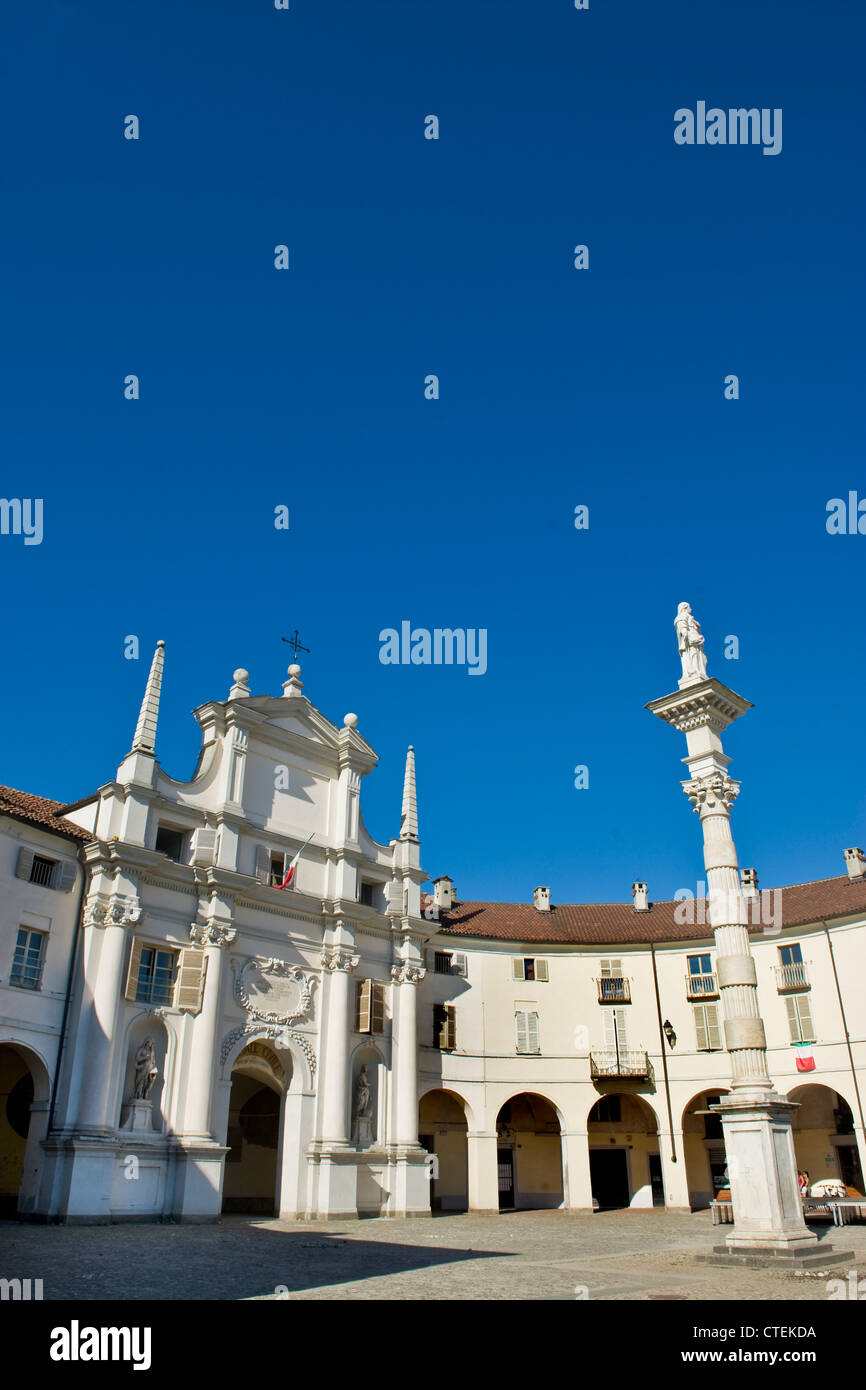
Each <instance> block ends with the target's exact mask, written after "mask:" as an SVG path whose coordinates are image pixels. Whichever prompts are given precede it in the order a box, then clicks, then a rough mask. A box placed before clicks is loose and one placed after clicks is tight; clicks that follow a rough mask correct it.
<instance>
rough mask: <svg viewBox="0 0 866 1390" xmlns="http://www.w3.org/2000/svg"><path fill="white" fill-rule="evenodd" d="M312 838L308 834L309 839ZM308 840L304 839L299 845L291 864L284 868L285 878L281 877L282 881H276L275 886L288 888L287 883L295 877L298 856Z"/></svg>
mask: <svg viewBox="0 0 866 1390" xmlns="http://www.w3.org/2000/svg"><path fill="white" fill-rule="evenodd" d="M312 838H313V836H312V835H311V836H310V840H312ZM310 840H305V842H304V843H303V844H302V845H301V848H300V849H299V850H298V852H297V854H296V855H295V857H294V859H293V860H292V862H291V864H290V865H289V867H288V869H287V870H286V876H285V878H284V879H283V881H282V883H278V884H277V885H276V886H277V888H288V886H289V884H290V883H291V881H292V879H293V878H294V877H295V870H296V869H297V867H298V860H299V859H300V857H301V855H302V854H303V852H304V850H305V849H306V848H307V845H308V844H309V843H310Z"/></svg>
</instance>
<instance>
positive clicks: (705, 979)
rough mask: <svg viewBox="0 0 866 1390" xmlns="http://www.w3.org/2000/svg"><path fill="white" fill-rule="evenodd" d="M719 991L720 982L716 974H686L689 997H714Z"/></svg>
mask: <svg viewBox="0 0 866 1390" xmlns="http://www.w3.org/2000/svg"><path fill="white" fill-rule="evenodd" d="M718 992H719V982H718V980H717V979H716V976H715V974H712V975H687V976H686V993H687V994H688V997H689V999H714V998H715V997H716V995H717V994H718Z"/></svg>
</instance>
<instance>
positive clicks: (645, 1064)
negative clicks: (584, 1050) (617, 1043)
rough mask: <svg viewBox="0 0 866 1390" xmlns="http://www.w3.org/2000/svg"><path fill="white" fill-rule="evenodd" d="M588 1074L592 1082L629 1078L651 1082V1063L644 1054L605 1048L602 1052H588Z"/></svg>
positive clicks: (624, 1049)
mask: <svg viewBox="0 0 866 1390" xmlns="http://www.w3.org/2000/svg"><path fill="white" fill-rule="evenodd" d="M589 1074H590V1077H591V1079H592V1080H593V1081H607V1080H611V1079H614V1078H620V1077H631V1078H632V1080H634V1079H635V1078H637V1079H639V1080H641V1081H652V1077H653V1069H652V1063H651V1062H650V1059H649V1057H648V1056H647V1054H646V1053H645V1052H634V1051H632V1050H630V1049H627V1048H620V1049H619V1050H618V1051H617V1050H616V1049H615V1048H612V1047H609V1048H605V1049H604V1051H602V1052H590V1054H589Z"/></svg>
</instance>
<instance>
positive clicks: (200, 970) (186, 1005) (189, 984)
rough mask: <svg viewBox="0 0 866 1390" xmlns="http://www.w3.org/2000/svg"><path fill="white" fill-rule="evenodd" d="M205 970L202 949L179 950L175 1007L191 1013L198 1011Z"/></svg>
mask: <svg viewBox="0 0 866 1390" xmlns="http://www.w3.org/2000/svg"><path fill="white" fill-rule="evenodd" d="M206 970H207V957H206V956H205V953H204V951H194V950H184V951H181V953H180V965H179V967H178V972H177V983H176V985H175V996H174V1006H175V1008H176V1009H184V1010H185V1011H186V1012H187V1013H191V1014H197V1013H198V1012H199V1010H200V1009H201V999H202V994H203V993H204V977H205V972H206Z"/></svg>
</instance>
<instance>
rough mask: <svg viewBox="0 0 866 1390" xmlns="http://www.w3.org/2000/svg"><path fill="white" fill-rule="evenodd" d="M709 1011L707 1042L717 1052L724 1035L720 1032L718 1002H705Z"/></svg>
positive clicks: (705, 1006)
mask: <svg viewBox="0 0 866 1390" xmlns="http://www.w3.org/2000/svg"><path fill="white" fill-rule="evenodd" d="M704 1008H705V1009H706V1011H707V1044H708V1046H709V1047H711V1048H712V1049H713V1051H714V1052H717V1051H718V1050H719V1048H720V1047H721V1045H722V1037H721V1033H720V1032H719V1007H718V1005H717V1004H705V1005H704Z"/></svg>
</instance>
